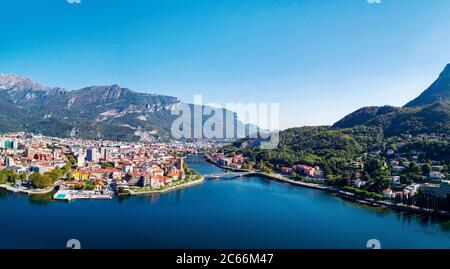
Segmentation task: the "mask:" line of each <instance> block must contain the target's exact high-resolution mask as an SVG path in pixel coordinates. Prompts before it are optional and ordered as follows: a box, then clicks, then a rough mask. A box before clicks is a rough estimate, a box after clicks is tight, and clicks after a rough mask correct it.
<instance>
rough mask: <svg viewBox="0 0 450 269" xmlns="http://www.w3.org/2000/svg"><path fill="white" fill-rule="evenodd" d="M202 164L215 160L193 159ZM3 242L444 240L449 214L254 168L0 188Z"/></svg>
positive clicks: (434, 244) (415, 244)
mask: <svg viewBox="0 0 450 269" xmlns="http://www.w3.org/2000/svg"><path fill="white" fill-rule="evenodd" d="M190 166H192V167H194V168H195V169H197V170H199V171H200V172H201V173H203V174H208V173H218V172H221V170H220V169H218V168H217V167H215V166H212V165H210V164H206V163H201V162H195V161H194V162H192V161H191V162H190ZM0 214H1V218H0V220H1V225H0V248H65V245H66V242H67V240H69V239H72V238H75V239H78V240H80V241H81V244H82V247H83V248H365V244H366V242H367V240H369V239H372V238H376V239H379V240H380V241H381V244H382V247H384V248H449V247H450V222H449V221H443V220H437V219H432V218H429V217H419V216H415V215H410V214H403V213H395V212H391V211H387V210H380V209H371V208H365V207H361V206H359V205H355V204H352V203H348V202H344V201H342V200H340V199H338V198H336V197H334V196H332V195H329V194H326V193H322V192H320V191H316V190H309V189H303V188H299V187H294V186H290V185H286V184H281V183H277V182H271V181H267V180H264V179H261V178H242V179H227V178H226V177H225V178H223V179H220V180H210V181H206V182H204V183H203V184H200V185H197V186H194V187H191V188H187V189H183V190H179V191H175V192H171V193H167V194H163V195H153V196H144V197H132V198H126V199H117V198H116V199H113V200H110V201H75V202H72V203H65V202H56V201H50V200H48V199H47V198H45V197H39V198H33V199H31V198H29V197H28V196H26V195H18V194H12V193H6V192H4V191H2V192H1V193H0Z"/></svg>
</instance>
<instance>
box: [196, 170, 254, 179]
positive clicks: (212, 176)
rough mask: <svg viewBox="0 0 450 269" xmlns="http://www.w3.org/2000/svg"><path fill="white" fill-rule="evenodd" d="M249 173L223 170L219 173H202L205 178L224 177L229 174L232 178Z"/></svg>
mask: <svg viewBox="0 0 450 269" xmlns="http://www.w3.org/2000/svg"><path fill="white" fill-rule="evenodd" d="M249 174H251V173H250V172H224V173H219V174H210V175H204V177H205V179H216V178H220V177H225V176H227V177H228V176H230V177H232V178H236V177H243V176H246V175H249Z"/></svg>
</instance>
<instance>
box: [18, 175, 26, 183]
mask: <svg viewBox="0 0 450 269" xmlns="http://www.w3.org/2000/svg"><path fill="white" fill-rule="evenodd" d="M19 179H20V180H21V181H22V182H25V181H27V174H26V173H20V175H19Z"/></svg>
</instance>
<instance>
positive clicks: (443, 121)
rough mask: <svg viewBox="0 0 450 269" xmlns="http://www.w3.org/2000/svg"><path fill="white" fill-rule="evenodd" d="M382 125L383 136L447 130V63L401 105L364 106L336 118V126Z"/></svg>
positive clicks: (449, 96)
mask: <svg viewBox="0 0 450 269" xmlns="http://www.w3.org/2000/svg"><path fill="white" fill-rule="evenodd" d="M361 125H363V126H376V127H381V128H382V130H383V132H384V134H385V136H387V137H389V136H396V135H401V134H411V135H417V134H423V133H439V134H449V133H450V64H449V65H447V66H446V67H445V69H444V71H442V73H441V74H440V75H439V77H438V79H437V80H436V81H435V82H434V83H433V84H432V85H431V86H430V87H429V88H428V89H426V90H425V91H424V92H423V93H422V94H421V95H419V96H418V97H417V98H415V99H414V100H412V101H410V102H408V103H407V104H406V105H405V106H403V107H393V106H382V107H375V106H372V107H363V108H361V109H358V110H357V111H355V112H353V113H351V114H349V115H347V116H346V117H344V118H343V119H341V120H339V121H338V122H336V123H335V124H334V125H333V127H335V128H351V127H355V126H361Z"/></svg>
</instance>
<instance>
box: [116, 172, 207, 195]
mask: <svg viewBox="0 0 450 269" xmlns="http://www.w3.org/2000/svg"><path fill="white" fill-rule="evenodd" d="M204 181H205V177H204V176H202V178H201V179H197V180H194V181H190V182H187V183H184V184H181V185H177V186H172V187H169V188H167V189H162V190H152V191H142V192H136V191H133V190H130V194H126V195H122V196H139V195H151V194H162V193H167V192H171V191H175V190H179V189H183V188H187V187H191V186H195V185H197V184H200V183H203V182H204Z"/></svg>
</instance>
